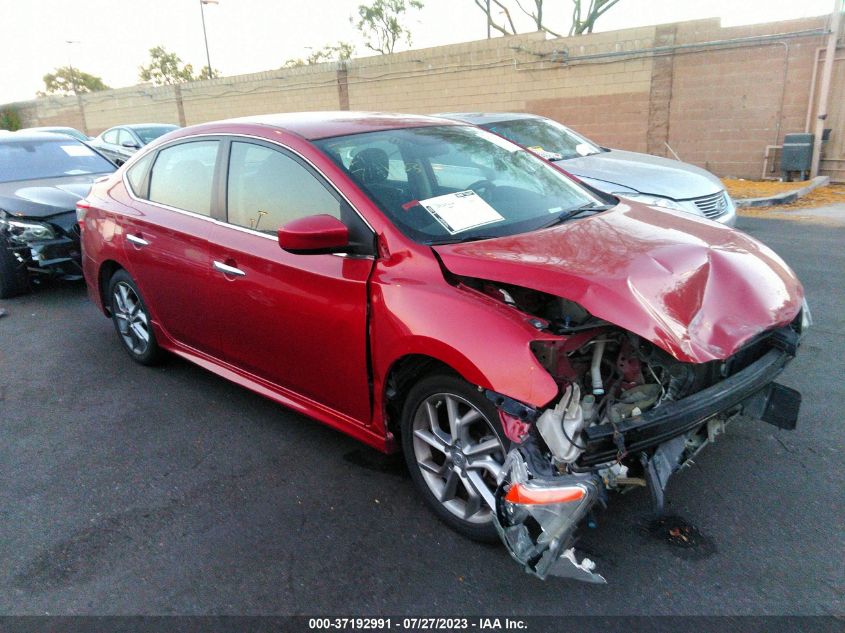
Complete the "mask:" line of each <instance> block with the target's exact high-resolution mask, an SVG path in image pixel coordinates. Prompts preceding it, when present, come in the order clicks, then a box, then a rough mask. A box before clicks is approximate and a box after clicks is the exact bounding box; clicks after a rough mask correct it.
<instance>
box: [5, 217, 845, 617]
mask: <svg viewBox="0 0 845 633" xmlns="http://www.w3.org/2000/svg"><path fill="white" fill-rule="evenodd" d="M740 228H742V229H743V230H746V231H747V232H748V233H750V234H751V235H753V236H755V237H757V238H759V239H761V240H762V241H763V242H765V243H766V244H768V245H769V246H771V247H773V248H774V249H775V250H776V251H777V252H778V253H780V254H781V255H782V256H783V257H784V259H786V261H787V262H788V263H789V264H790V265H791V266H792V267H793V268H794V269H795V270H796V272H797V273H798V275H799V276H800V277H801V279H802V281H803V283H804V285H805V288H806V291H807V295H808V300H809V302H810V305H811V307H812V311H813V316H814V317H815V325H814V327H813V329H812V330H811V332H810V334H809V335H808V338H807V339H806V341H805V344H804V347H803V349H802V352H801V354H800V355H799V357H798V358H797V359H796V360H795V362H793V363H792V365H791V366H790V367H789V368H788V369H787V371H786V372H785V373H784V375H783V376H782V378H781V382H783V383H785V384H787V385H789V386H791V387H794V388H796V389H798V390H800V391H801V392H802V394H803V397H804V401H803V405H802V410H801V417H800V420H799V426H798V429H797V430H796V431H783V430H780V429H776V428H774V427H772V426H769V425H767V424H764V423H761V422H754V421H741V422H739V423H737V424H735V425H733V426H732V427H729V429H728V433H727V435H726V436H723V437H722V438H721V439H720V441H719V442H717V443H716V444H715V445H713V446H711V447H709V448H708V449H706V450H705V451H704V452H703V453H702V454H701V455H700V456H699V458H698V459H697V460H696V465H695V466H694V467H693V468H690V469H686V470H684V471H682V472H680V473H679V474H678V475H677V476H676V477H674V478H673V479H672V481H671V482H670V484H669V488H668V491H667V493H668V502H669V508H668V510H669V512H670V513H672V514H674V515H677V516H680V517H682V518H683V519H684V520H685V521H687V522H688V523H690V524H692V525H694V526H695V527H696V528H697V529H698V530H700V533H701V537H700V538H699V540H698V543H697V545H696V546H695V547H691V548H682V547H677V546H673V545H671V544H669V543H668V542H667V541H666V540H665V539H663V538H662V537H658V536H655V535H653V534H652V533H651V532H650V531H649V530H648V521H647V518H646V517H647V511H648V510H649V506H648V495H647V493H646V491H643V490H639V491H636V492H634V493H632V494H630V495H626V496H623V497H620V498H616V499H614V500H613V502H612V504H611V505H610V507H609V509H608V510H607V511H605V512H603V513H601V514H600V515H599V517H598V518H599V525H598V527H597V528H596V529H593V530H586V529H585V532H584V535H583V539H582V541H581V545H580V547H581V549H582V550H583V551H585V552H587V553H588V555H589V556H590V557H591V558H592V559H593V560H595V561H596V562H597V564H598V569H599V571H601V572H602V573H603V574H604V575H605V577H606V578H607V580H608V585H605V586H597V585H587V584H581V583H576V582H573V581H564V580H560V579H550V580H548V581H546V582H543V581H540V580H538V579H536V578H534V577H532V576H528V575H527V574H525V573H523V572H522V571H521V570H520V569H519V568H518V567H517V565H516V564H515V563H514V562H513V561H512V560H511V559H510V558H509V556H508V554H507V553H506V551H505V549H504V548H503V547H497V546H485V545H479V544H476V543H473V542H470V541H467V540H465V539H463V538H462V537H460V536H458V535H457V534H455V533H453V532H451V531H450V530H449V529H447V528H446V527H445V526H444V525H442V524H441V523H440V522H439V521H438V520H437V519H436V518H435V517H434V515H433V514H431V513H430V512H429V511H428V510H426V508H425V507H424V506H423V504H422V503H421V501H420V500H418V498H417V496H416V494H415V493H414V490H413V488H412V484H411V481H410V479H409V477H408V476H407V474H406V473H405V471H404V469H403V466H402V462H401V460H400V459H398V458H385V457H383V456H381V455H379V454H378V453H376V452H374V451H372V450H370V449H368V448H366V447H364V446H362V445H360V444H358V443H356V442H355V441H354V440H352V439H349V438H347V437H345V436H343V435H341V434H340V433H337V432H335V431H332V430H330V429H328V428H326V427H324V426H321V425H320V424H318V423H316V422H313V421H310V420H308V419H306V418H304V417H302V416H299V415H297V414H294V413H292V412H290V411H288V410H286V409H284V408H281V407H279V406H277V405H275V404H273V403H271V402H270V401H268V400H265V399H263V398H261V397H259V396H257V395H254V394H252V393H251V392H248V391H246V390H244V389H242V388H239V387H237V386H235V385H234V384H231V383H229V382H227V381H225V380H223V379H221V378H217V377H216V376H214V375H212V374H210V373H208V372H206V371H204V370H202V369H200V368H198V367H195V366H193V365H190V364H188V363H187V362H184V361H182V360H179V359H176V358H170V359H168V361H167V362H166V363H165V364H164V365H163V366H161V367H157V368H152V369H150V368H145V367H141V366H139V365H136V364H134V363H133V362H132V361H131V360H130V359H129V358H128V356H127V355H126V353H125V352H124V351H123V350H122V349H121V347H120V346H119V344H118V341H117V339H116V336H115V334H114V332H113V329H112V325H111V322H110V321H108V320H107V319H105V318H104V317H103V316H102V315H101V314H99V313H98V312H97V311H96V309H95V308H94V306H93V305H92V304H91V303H90V302H89V301H88V300H87V298H86V294H85V290H84V287H83V286H82V285H78V284H70V285H68V284H57V285H52V286H50V287H48V288H43V289H40V290H39V291H38V292H37V293H35V294H33V295H30V296H26V297H22V298H18V299H14V300H10V301H5V302H3V307H5V308H6V309H7V310H8V312H9V315H8V316H6V317H4V318H2V319H0V473H1V474H2V477H0V560H2V561H3V564H2V565H0V614H45V613H46V614H176V613H178V614H318V613H331V614H341V615H350V614H362V615H377V614H381V615H398V614H407V613H415V614H426V615H448V614H474V615H482V614H494V615H498V616H502V615H509V614H523V615H524V614H537V615H540V614H545V615H551V614H566V615H576V614H604V615H610V614H644V615H652V614H843V613H845V599H843V592H845V565H843V560H842V552H843V551H845V532H843V529H842V526H843V525H845V504H843V490H845V475H843V466H842V462H843V457H845V455H843V448H845V424H843V421H842V411H843V410H845V389H843V386H842V368H843V357H845V333H844V332H845V317H843V315H845V272H843V271H845V252H843V249H842V245H843V243H845V228H842V227H830V226H823V225H818V224H804V223H795V222H785V221H777V220H764V219H748V218H742V219H740ZM197 318H202V315H197ZM243 335H244V336H248V335H249V332H248V331H244V332H243ZM325 369H326V371H325V374H326V380H334V381H342V380H343V368H342V367H326V368H325Z"/></svg>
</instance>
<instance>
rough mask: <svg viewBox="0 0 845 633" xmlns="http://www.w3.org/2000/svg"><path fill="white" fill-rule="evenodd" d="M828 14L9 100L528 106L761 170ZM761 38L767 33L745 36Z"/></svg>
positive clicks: (627, 145)
mask: <svg viewBox="0 0 845 633" xmlns="http://www.w3.org/2000/svg"><path fill="white" fill-rule="evenodd" d="M825 25H826V16H822V17H819V18H807V19H802V20H794V21H789V22H778V23H767V24H758V25H751V26H742V27H732V28H723V27H721V26H720V23H719V21H718V20H716V19H711V20H697V21H691V22H681V23H677V24H664V25H656V26H649V27H642V28H635V29H624V30H620V31H612V32H606V33H593V34H588V35H582V36H578V37H571V38H555V39H546V38H545V37H544V36H543V34H540V33H533V34H527V35H518V36H512V37H499V38H493V39H490V40H480V41H476V42H467V43H462V44H453V45H449V46H441V47H436V48H428V49H417V50H411V51H406V52H402V53H396V54H394V55H385V56H373V57H365V58H361V59H354V60H350V61H349V62H347V63H346V64H343V65H341V64H337V63H324V64H317V65H314V66H307V67H300V68H287V69H279V70H273V71H267V72H261V73H253V74H249V75H239V76H235V77H225V78H221V79H215V80H210V81H201V82H190V83H185V84H181V85H179V86H160V87H155V86H151V85H148V84H142V85H138V86H132V87H129V88H122V89H118V90H109V91H104V92H98V93H93V94H88V95H83V96H82V97H81V99H79V100H77V98H75V97H45V98H41V99H37V100H33V101H29V102H25V103H18V104H12V105H14V106H16V107H18V109H19V111H20V113H21V116H22V119H23V120H24V122H25V124H26V125H58V124H62V125H72V126H74V127H78V128H80V129H82V128H86V127H87V130H88V132H89V133H91V134H96V133H99V132H100V131H102V130H103V129H105V128H107V127H110V126H112V125H117V124H120V123H134V122H152V121H157V122H167V123H182V124H186V125H191V124H195V123H201V122H204V121H210V120H216V119H223V118H231V117H237V116H247V115H255V114H263V113H271V112H289V111H299V110H343V109H352V110H381V111H397V112H416V113H435V112H446V111H468V110H469V111H478V110H491V111H528V112H534V113H537V114H542V115H546V116H549V117H552V118H555V119H558V120H560V121H562V122H564V123H566V124H567V125H569V126H570V127H573V128H575V129H576V130H578V131H580V132H582V133H583V134H584V135H586V136H588V137H590V138H592V139H593V140H595V141H597V142H598V143H600V144H602V145H606V146H611V147H618V148H622V149H629V150H634V151H643V152H646V151H647V152H650V153H655V154H661V155H669V149H668V147H667V145H668V146H671V148H672V149H673V150H674V151H675V152H677V153H678V154H679V155H680V156H681V158H682V159H683V160H685V161H688V162H692V163H694V164H697V165H700V166H702V167H706V168H708V169H710V170H712V171H714V172H715V173H717V174H719V175H723V176H739V177H746V178H758V177H759V176H760V173H761V168H762V161H763V153H764V151H765V147H766V145H770V144H778V143H780V142H781V141H782V139H783V134H784V133H787V132H795V131H803V129H804V123H805V117H806V112H807V106H808V99H809V92H810V83H811V79H812V69H813V64H814V56H815V55H816V49H817V47H819V46H821V45H822V44H823V36H822V35H821V34H820V32H821V30H823V29H824V27H825ZM807 32H812V33H809V34H808V33H807ZM761 36H771V37H770V39H767V40H766V41H762V42H761V41H752V40H751V39H749V38H755V37H756V38H759V37H761ZM80 102H81V105H82V108H81V109H82V111H83V112H84V118H83V115H82V113H81V112H80V107H79V106H80Z"/></svg>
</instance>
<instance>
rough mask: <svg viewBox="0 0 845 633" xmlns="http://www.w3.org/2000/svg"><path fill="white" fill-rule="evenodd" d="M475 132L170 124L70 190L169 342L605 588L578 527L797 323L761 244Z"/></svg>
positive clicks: (541, 564) (768, 416) (380, 119)
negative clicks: (394, 463)
mask: <svg viewBox="0 0 845 633" xmlns="http://www.w3.org/2000/svg"><path fill="white" fill-rule="evenodd" d="M600 195H601V194H597V193H593V192H590V191H588V190H586V189H584V188H583V187H581V186H580V185H578V184H577V183H575V182H573V181H572V180H571V179H569V178H567V177H566V176H565V175H564V174H562V173H561V172H559V171H558V170H556V169H554V168H553V167H552V166H550V165H549V164H548V163H547V162H545V161H544V160H543V159H541V158H539V157H537V156H535V155H533V154H532V153H530V152H527V151H525V150H524V149H522V148H521V147H519V146H516V145H514V144H512V143H510V142H509V141H506V140H505V139H503V138H501V137H498V136H496V135H494V134H491V133H489V132H487V131H485V130H482V129H480V128H476V127H474V126H468V125H463V124H458V123H454V122H451V121H445V120H442V119H435V118H429V117H416V116H404V115H382V114H368V113H360V114H356V113H348V112H343V113H310V114H288V115H276V116H262V117H255V118H249V119H239V120H232V121H224V122H218V123H209V124H205V125H199V126H195V127H191V128H186V129H181V130H178V131H175V132H172V133H170V134H168V135H167V136H165V137H163V138H162V139H160V140H159V141H157V142H155V143H153V144H152V145H150V146H149V147H147V148H144V149H143V150H141V151H139V152H138V154H137V155H136V156H134V157H133V158H132V159H131V160H130V161H129V162H128V163H127V164H126V165H125V166H124V167H122V168H121V169H120V170H119V171H118V172H116V173H115V174H114V175H112V176H109V177H108V178H106V179H104V180H102V181H101V182H99V183H97V184H96V185H95V186H94V188H93V189H92V191H91V194H90V195H89V196H88V198H87V199H86V200H85V201H83V202H81V203H80V204H79V206H78V216H79V223H80V226H81V230H82V243H83V250H84V258H83V259H84V270H85V277H86V279H87V283H88V289H89V293H90V296H91V298H92V299H93V301H95V302H96V304H97V305H98V306H99V307H100V308H101V309H102V310H103V312H104V313H105V314H106V315H107V316H109V317H111V318H112V320H113V321H114V325H115V327H116V329H117V333H118V336H119V340H120V341H121V343H122V344H123V346H124V347H125V348H126V351H127V352H128V353H129V355H130V356H131V357H132V358H133V359H134V360H136V361H138V362H139V363H143V364H152V363H154V362H155V361H156V360H157V359H158V358H159V356H160V353H161V351H162V350H167V351H169V352H172V353H174V354H177V355H179V356H182V357H183V358H186V359H188V360H190V361H192V362H195V363H197V364H199V365H201V366H202V367H205V368H207V369H209V370H210V371H213V372H215V373H217V374H219V375H221V376H224V377H226V378H228V379H230V380H232V381H234V382H237V383H238V384H240V385H243V386H245V387H247V388H249V389H252V390H254V391H256V392H258V393H260V394H262V395H264V396H266V397H268V398H271V399H273V400H275V401H277V402H279V403H281V404H283V405H285V406H288V407H290V408H292V409H295V410H296V411H300V412H302V413H304V414H306V415H308V416H311V417H313V418H316V419H317V420H319V421H321V422H324V423H326V424H328V425H331V426H333V427H335V428H337V429H339V430H341V431H344V432H346V433H348V434H350V435H352V436H354V437H356V438H358V439H360V440H362V441H364V442H366V443H367V444H369V445H371V446H374V447H376V448H378V449H379V450H382V451H393V450H402V451H403V452H404V455H405V458H406V461H407V464H408V467H409V469H410V472H411V475H412V478H413V481H414V483H415V485H416V487H417V488H418V490H419V492H420V493H421V495H422V496H423V498H424V499H425V500H426V502H427V503H428V504H429V505H430V506H431V508H432V509H433V510H434V511H435V512H436V513H437V515H438V516H439V517H440V518H441V519H442V520H444V521H445V522H446V523H447V524H449V525H450V526H452V527H453V528H456V529H458V530H459V531H461V532H463V533H464V534H467V535H469V536H471V537H473V538H477V539H490V538H493V539H495V538H496V536H497V534H498V536H500V537H501V538H502V540H503V541H504V543H505V545H506V546H507V547H508V549H509V551H510V552H511V554H512V555H513V557H514V558H515V559H516V560H517V561H519V563H520V564H521V565H522V566H523V567H524V568H525V569H526V570H527V571H529V572H531V573H534V574H536V575H538V576H540V577H545V576H547V575H549V574H555V575H559V576H568V577H575V578H580V579H583V580H588V581H593V582H603V578H602V577H601V576H600V575H599V574H598V573H596V572H595V571H594V569H593V567H594V565H593V563H592V562H591V561H589V560H587V559H583V558H581V557H580V555H577V553H576V551H575V549H574V548H573V545H574V533H575V529H576V527H577V526H578V525H579V524H580V523H581V522H582V521H583V519H584V518H585V517H586V516H587V514H588V513H589V512H590V511H591V508H592V507H593V506H594V504H595V503H596V501H597V500H599V499H605V498H606V497H607V496H608V492H612V491H618V490H623V489H625V488H627V487H629V486H638V485H647V486H648V487H649V488H650V489H651V493H652V499H653V500H654V505H655V511H656V512H658V513H659V512H660V511H661V510H662V500H663V490H664V488H665V485H666V481H667V479H668V478H669V476H670V475H671V474H672V473H673V472H675V471H676V470H677V469H678V468H679V467H681V466H682V465H683V464H685V463H686V462H687V461H688V460H689V459H690V457H691V456H692V455H694V454H695V453H696V452H697V451H698V450H700V449H701V448H702V447H703V446H704V445H705V444H707V443H708V442H709V441H711V440H713V439H714V437H715V436H716V435H717V434H718V433H720V432H722V431H723V430H724V428H725V424H726V422H728V421H729V420H730V419H731V418H732V417H734V416H736V415H738V414H740V413H744V414H745V415H749V416H753V417H757V418H761V419H763V420H766V421H768V422H771V423H773V424H775V425H778V426H781V427H785V428H793V427H794V426H795V423H796V420H797V415H798V406H799V404H800V395H799V394H798V393H797V392H795V391H793V390H791V389H788V388H786V387H784V386H782V385H778V384H777V383H775V382H773V381H774V379H775V378H776V376H777V375H778V374H779V373H780V372H781V370H782V369H783V367H784V366H785V364H786V363H787V362H789V360H790V359H791V358H792V357H793V356H794V354H795V352H796V349H797V347H798V343H799V340H800V338H801V335H802V334H803V332H804V330H805V328H806V327H807V325H808V324H809V320H810V317H809V311H808V310H807V308H806V303H805V302H804V301H803V290H802V288H801V284H800V283H799V281H798V280H797V279H796V277H795V275H794V274H793V273H792V271H791V270H790V269H789V268H788V267H787V266H786V264H784V262H783V261H782V260H781V259H780V258H779V257H778V256H777V255H775V254H774V253H773V252H772V251H771V250H769V249H768V248H766V247H765V246H763V245H762V244H760V243H759V242H756V241H755V240H753V239H752V238H750V237H748V236H747V235H745V234H743V233H740V232H737V231H734V230H732V229H730V228H727V227H724V226H721V225H719V224H716V223H713V222H710V221H707V220H704V219H698V218H695V217H693V216H690V215H689V214H685V213H680V212H673V211H667V210H664V209H657V208H652V207H647V206H643V205H640V204H636V203H633V202H627V201H626V202H624V203H623V202H620V201H618V200H617V199H614V198H601V197H599V196H600Z"/></svg>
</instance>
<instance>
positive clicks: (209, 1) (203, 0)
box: [200, 0, 220, 79]
mask: <svg viewBox="0 0 845 633" xmlns="http://www.w3.org/2000/svg"><path fill="white" fill-rule="evenodd" d="M206 4H220V3H219V2H218V0H200V17H201V18H202V37H203V39H204V40H205V61H206V62H207V63H208V78H209V79H211V76H212V74H213V73H212V72H211V55H209V54H208V33H206V31H205V10H204V9H203V5H206Z"/></svg>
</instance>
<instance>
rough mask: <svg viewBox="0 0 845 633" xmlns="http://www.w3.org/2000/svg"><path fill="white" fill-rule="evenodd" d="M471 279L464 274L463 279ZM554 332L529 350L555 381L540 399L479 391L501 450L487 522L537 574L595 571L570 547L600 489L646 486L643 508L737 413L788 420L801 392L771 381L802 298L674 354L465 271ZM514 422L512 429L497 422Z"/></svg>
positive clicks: (789, 424) (563, 305)
mask: <svg viewBox="0 0 845 633" xmlns="http://www.w3.org/2000/svg"><path fill="white" fill-rule="evenodd" d="M470 283H472V282H470ZM474 289H476V290H479V291H482V292H484V293H485V294H488V295H491V296H495V294H494V293H499V295H500V296H501V298H502V300H503V301H504V302H505V303H508V304H510V305H512V306H513V307H515V308H517V309H519V310H521V311H523V312H526V313H528V314H530V315H532V318H536V319H537V325H538V326H539V327H538V329H541V328H542V329H543V330H544V331H545V332H546V333H552V334H556V335H558V336H557V337H555V338H546V339H545V340H542V341H538V342H536V344H535V345H533V346H532V350H533V351H534V354H535V356H536V358H537V359H538V361H539V362H540V364H541V365H543V366H544V367H545V368H546V370H547V371H548V372H549V374H550V375H551V376H552V377H553V378H554V379H555V381H556V382H557V383H558V385H559V387H560V397H559V399H558V400H557V401H555V402H553V403H552V404H551V405H550V406H549V407H547V408H545V409H542V410H541V409H536V408H532V407H529V406H527V405H524V404H522V403H517V402H515V401H513V400H511V399H509V398H506V397H505V396H503V395H502V394H497V393H494V392H491V391H487V392H486V395H487V397H488V398H489V399H490V400H492V401H493V403H494V404H495V405H496V406H497V407H498V408H499V410H500V415H501V417H502V419H503V422H504V421H507V420H511V421H514V422H516V418H518V422H519V424H518V425H516V424H512V425H510V426H508V425H505V424H503V426H504V428H505V432H506V434H507V435H508V437H509V439H510V440H511V442H512V444H511V450H510V452H509V454H508V456H507V459H506V462H505V466H504V467H503V469H502V471H501V475H500V477H499V486H498V489H497V490H496V494H495V512H494V516H495V522H496V526H497V529H498V531H499V534H500V536H501V537H502V540H503V541H504V543H505V545H506V546H507V548H508V550H509V552H510V553H511V555H512V556H513V557H514V558H515V559H516V560H517V561H518V562H519V563H520V565H521V566H522V567H523V568H524V569H525V570H526V571H528V572H529V573H532V574H534V575H536V576H539V577H540V578H546V577H547V576H550V575H552V576H561V577H568V578H574V579H578V580H583V581H587V582H596V583H601V582H604V578H603V577H602V576H601V575H599V574H598V573H597V572H596V571H595V564H594V563H593V562H592V561H590V560H589V559H587V558H582V557H581V555H580V554H578V553H577V552H576V550H575V549H574V543H575V540H576V532H577V529H578V527H579V526H580V525H581V524H582V523H583V522H584V520H585V519H586V518H587V517H588V516H590V515H591V512H592V510H593V509H594V507H595V504H596V503H597V502H602V503H604V502H605V501H606V500H607V499H608V498H609V493H613V492H619V491H624V490H626V489H629V488H632V487H647V488H648V489H649V491H650V493H651V498H652V502H653V508H654V513H655V515H657V516H660V515H661V513H662V512H663V505H664V501H663V494H664V490H665V487H666V484H667V482H668V480H669V478H670V477H671V475H672V474H673V473H675V472H676V471H677V470H678V469H680V468H681V467H683V466H684V465H687V464H688V463H690V460H691V459H692V457H693V456H694V455H695V454H696V453H697V452H698V451H700V450H701V449H702V448H703V447H704V446H706V445H707V444H708V443H709V442H711V441H713V440H714V439H715V437H716V436H717V435H719V434H720V433H722V432H724V430H725V426H726V424H727V423H728V422H729V421H731V420H732V419H734V418H735V417H737V416H740V415H744V416H748V417H753V418H757V419H760V420H763V421H766V422H769V423H771V424H774V425H776V426H778V427H781V428H787V429H791V428H795V424H796V421H797V416H798V409H799V406H800V402H801V396H800V394H799V393H798V392H796V391H794V390H792V389H789V388H787V387H784V386H783V385H779V384H777V383H775V382H774V380H775V378H776V377H777V376H778V375H779V374H780V372H781V371H782V370H783V368H784V367H785V366H786V364H787V363H788V362H789V361H790V360H791V359H792V358H793V357H794V356H795V353H796V350H797V348H798V344H799V341H800V339H801V336H802V335H803V333H804V331H805V330H806V328H807V326H808V325H809V322H810V317H809V310H808V309H807V306H806V302H805V304H804V307H803V308H802V309H801V311H800V312H799V313H798V315H797V316H796V317H795V319H794V320H793V321H792V322H791V323H790V324H789V325H786V326H782V327H776V328H773V329H771V330H768V331H765V332H762V333H760V334H759V335H758V336H756V337H755V338H753V339H752V340H751V341H749V342H747V343H746V344H744V345H742V346H741V347H740V348H739V349H738V350H737V351H735V352H734V353H733V354H731V355H730V356H729V357H727V358H725V359H721V360H713V361H710V362H704V363H689V362H681V361H679V360H677V359H676V358H674V357H673V356H672V355H670V354H669V353H668V352H666V351H665V350H663V349H661V348H660V347H658V346H657V345H655V344H653V343H651V342H650V341H647V340H645V339H643V338H642V337H639V336H637V335H635V334H633V333H631V332H627V331H625V330H623V329H621V328H619V327H616V326H615V325H612V324H610V323H607V322H605V321H601V320H598V319H596V318H594V317H592V316H591V315H590V314H589V313H588V312H587V311H586V310H584V309H583V308H581V307H580V306H578V305H577V304H574V303H572V302H568V301H566V300H565V299H560V298H557V297H552V296H550V295H544V294H543V293H539V292H536V291H529V290H525V289H522V288H519V287H513V286H510V287H509V286H503V285H501V284H495V285H494V284H490V283H489V282H477V281H476V282H475V283H474ZM517 427H518V428H519V429H520V433H519V434H518V435H517V434H514V433H511V432H509V429H510V430H512V429H514V428H517Z"/></svg>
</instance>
